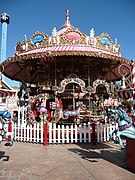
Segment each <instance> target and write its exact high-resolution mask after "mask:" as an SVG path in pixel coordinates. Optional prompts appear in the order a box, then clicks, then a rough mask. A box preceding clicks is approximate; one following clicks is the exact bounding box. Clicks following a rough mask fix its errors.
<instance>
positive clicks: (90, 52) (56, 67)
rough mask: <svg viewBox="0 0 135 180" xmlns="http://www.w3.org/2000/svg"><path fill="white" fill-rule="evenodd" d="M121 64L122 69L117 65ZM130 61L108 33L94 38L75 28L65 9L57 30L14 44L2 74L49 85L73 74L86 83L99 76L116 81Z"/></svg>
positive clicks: (92, 33)
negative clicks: (59, 27)
mask: <svg viewBox="0 0 135 180" xmlns="http://www.w3.org/2000/svg"><path fill="white" fill-rule="evenodd" d="M121 64H123V66H122V68H121V70H120V68H119V67H120V66H121ZM130 64H131V61H130V60H128V59H126V58H123V57H121V52H120V45H119V44H118V42H117V39H115V42H113V40H112V39H111V37H110V36H109V34H107V33H102V34H101V35H99V36H95V32H94V29H93V28H92V29H91V30H90V34H89V35H86V34H84V33H82V32H81V31H80V30H79V29H78V28H74V27H73V26H72V25H71V23H70V19H69V10H66V21H65V24H64V25H63V26H62V28H61V30H60V31H57V29H56V28H54V29H53V30H52V34H51V36H49V35H47V34H44V33H43V32H35V33H34V34H33V35H32V37H31V38H30V39H29V40H27V38H26V36H24V40H23V42H20V41H19V42H18V43H17V45H16V50H15V55H14V56H13V57H11V58H8V59H7V60H5V61H4V62H3V63H2V64H1V67H2V70H3V74H4V75H5V76H7V77H9V78H10V79H13V80H17V81H21V82H27V83H48V82H49V83H50V84H51V85H54V84H55V80H58V79H59V80H62V79H63V78H64V77H67V76H68V75H69V74H76V75H77V76H78V77H79V78H80V79H83V80H84V81H86V80H87V79H88V76H89V77H90V79H91V80H92V81H94V80H96V79H97V78H99V77H101V78H104V79H105V80H106V81H111V80H119V79H120V78H121V74H122V73H120V71H123V72H125V71H126V74H129V73H130V69H129V68H128V67H127V65H130Z"/></svg>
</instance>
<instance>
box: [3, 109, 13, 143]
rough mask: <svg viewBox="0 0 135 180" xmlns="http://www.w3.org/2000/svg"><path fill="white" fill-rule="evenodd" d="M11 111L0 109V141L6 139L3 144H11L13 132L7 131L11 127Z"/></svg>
mask: <svg viewBox="0 0 135 180" xmlns="http://www.w3.org/2000/svg"><path fill="white" fill-rule="evenodd" d="M10 119H11V113H10V112H8V111H0V142H2V140H3V139H7V142H6V143H5V146H12V145H13V139H14V134H13V132H9V129H11V121H10Z"/></svg>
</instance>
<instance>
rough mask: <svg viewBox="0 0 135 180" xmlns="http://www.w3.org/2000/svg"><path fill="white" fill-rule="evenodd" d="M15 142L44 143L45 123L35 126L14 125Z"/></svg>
mask: <svg viewBox="0 0 135 180" xmlns="http://www.w3.org/2000/svg"><path fill="white" fill-rule="evenodd" d="M13 132H14V140H15V141H23V142H34V143H43V122H41V123H34V125H25V124H21V125H19V124H16V123H14V125H13Z"/></svg>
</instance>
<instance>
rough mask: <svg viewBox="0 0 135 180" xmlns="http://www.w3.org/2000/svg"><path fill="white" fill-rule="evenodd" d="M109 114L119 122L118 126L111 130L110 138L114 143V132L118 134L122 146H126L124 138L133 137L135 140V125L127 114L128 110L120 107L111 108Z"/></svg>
mask: <svg viewBox="0 0 135 180" xmlns="http://www.w3.org/2000/svg"><path fill="white" fill-rule="evenodd" d="M108 115H109V117H110V118H112V119H114V118H115V119H116V122H117V123H118V128H117V129H116V130H114V131H112V132H110V139H111V140H112V143H114V139H113V134H114V133H115V134H116V137H117V138H118V142H119V145H120V146H121V148H124V143H123V142H122V139H133V140H135V127H134V126H133V124H132V122H131V119H130V117H129V116H128V115H127V113H126V111H125V110H123V109H122V108H120V107H117V108H116V109H113V110H111V109H109V110H108Z"/></svg>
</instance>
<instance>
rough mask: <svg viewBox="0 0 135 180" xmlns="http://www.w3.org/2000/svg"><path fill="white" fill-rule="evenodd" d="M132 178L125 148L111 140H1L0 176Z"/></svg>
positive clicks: (10, 179) (12, 179) (21, 179)
mask: <svg viewBox="0 0 135 180" xmlns="http://www.w3.org/2000/svg"><path fill="white" fill-rule="evenodd" d="M108 179H109V180H135V174H134V173H132V172H130V171H128V169H127V165H126V151H125V150H121V149H120V146H119V145H118V144H115V145H112V144H111V143H110V142H106V143H104V142H103V143H96V145H92V144H91V143H82V144H51V145H48V146H43V145H42V144H32V143H26V142H14V144H13V146H12V147H6V146H4V142H2V143H1V144H0V180H108Z"/></svg>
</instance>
